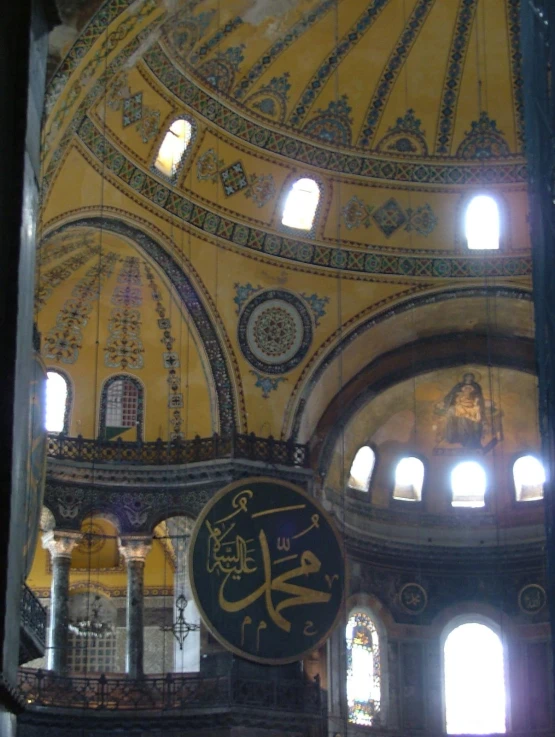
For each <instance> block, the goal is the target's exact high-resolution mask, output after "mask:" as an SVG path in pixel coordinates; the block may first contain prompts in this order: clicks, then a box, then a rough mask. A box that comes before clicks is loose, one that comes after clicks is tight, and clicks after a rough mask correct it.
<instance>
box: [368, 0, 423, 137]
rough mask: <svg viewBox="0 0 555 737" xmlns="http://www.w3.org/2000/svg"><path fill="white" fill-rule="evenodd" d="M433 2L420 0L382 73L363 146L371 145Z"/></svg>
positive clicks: (372, 101)
mask: <svg viewBox="0 0 555 737" xmlns="http://www.w3.org/2000/svg"><path fill="white" fill-rule="evenodd" d="M433 2H434V0H418V2H417V3H416V5H415V6H414V9H413V11H412V13H411V16H410V18H409V20H408V22H407V24H406V26H405V28H404V29H403V32H402V33H401V37H400V38H399V40H398V41H397V43H396V45H395V49H394V50H393V52H392V54H391V56H390V57H389V61H388V63H387V65H386V66H385V68H384V71H383V72H382V75H381V77H380V80H379V82H378V85H377V87H376V90H375V92H374V96H373V98H372V100H371V102H370V105H369V106H368V112H367V113H366V115H365V116H364V117H365V121H366V122H365V125H364V128H363V130H362V132H361V134H360V136H359V144H360V145H361V146H370V145H371V143H372V140H373V138H374V135H375V133H376V130H377V128H378V124H379V122H380V119H381V115H382V112H383V109H384V107H385V103H386V101H387V99H388V97H389V94H390V92H391V89H392V88H393V85H394V83H395V81H396V79H397V77H398V76H399V72H400V71H401V69H402V68H403V64H404V63H405V60H406V58H407V56H408V54H409V52H410V50H411V48H412V46H413V44H414V42H415V41H416V39H417V37H418V34H419V32H420V29H421V28H422V25H423V24H424V21H425V20H426V18H427V17H428V13H429V12H430V9H431V7H432V5H433Z"/></svg>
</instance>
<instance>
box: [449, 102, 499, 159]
mask: <svg viewBox="0 0 555 737" xmlns="http://www.w3.org/2000/svg"><path fill="white" fill-rule="evenodd" d="M509 153H510V152H509V146H508V144H507V141H506V140H505V138H504V137H503V134H502V133H501V131H500V130H498V129H497V123H496V122H495V120H492V119H491V118H490V117H489V115H488V114H487V113H486V112H485V111H482V112H481V113H480V117H479V118H478V120H475V121H473V122H472V123H471V124H470V130H469V131H466V133H465V138H464V140H463V142H462V143H461V145H460V146H459V148H458V150H457V156H458V157H459V158H461V159H500V158H501V157H502V156H508V154H509Z"/></svg>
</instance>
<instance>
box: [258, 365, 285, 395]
mask: <svg viewBox="0 0 555 737" xmlns="http://www.w3.org/2000/svg"><path fill="white" fill-rule="evenodd" d="M250 373H251V374H252V375H253V376H254V378H255V379H256V382H255V384H254V385H255V387H256V388H257V389H261V390H262V398H263V399H268V397H269V396H270V394H271V393H272V392H275V390H276V389H277V388H278V386H279V385H280V384H281V382H282V381H287V379H286V378H285V377H283V376H264V375H263V374H259V373H258V371H253V370H252V369H251V370H250Z"/></svg>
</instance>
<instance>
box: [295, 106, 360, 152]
mask: <svg viewBox="0 0 555 737" xmlns="http://www.w3.org/2000/svg"><path fill="white" fill-rule="evenodd" d="M318 113H319V114H318V115H316V117H314V118H312V120H310V121H309V122H308V123H307V124H306V125H305V127H304V129H303V131H304V133H306V134H307V135H309V136H312V137H313V138H319V139H320V140H321V141H324V143H329V144H335V145H339V146H349V145H350V144H351V134H352V132H351V124H352V122H353V119H352V118H351V117H350V114H351V106H350V105H349V102H348V100H347V95H341V97H340V98H339V100H337V101H336V100H332V101H331V102H330V103H329V105H328V106H327V108H326V109H325V110H319V111H318Z"/></svg>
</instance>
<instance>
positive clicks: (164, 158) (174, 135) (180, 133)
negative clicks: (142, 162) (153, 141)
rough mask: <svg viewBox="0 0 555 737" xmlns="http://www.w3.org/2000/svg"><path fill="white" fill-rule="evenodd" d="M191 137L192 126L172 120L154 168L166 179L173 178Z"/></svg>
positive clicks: (186, 121) (180, 120)
mask: <svg viewBox="0 0 555 737" xmlns="http://www.w3.org/2000/svg"><path fill="white" fill-rule="evenodd" d="M192 135H193V126H192V125H191V123H190V122H189V121H188V120H185V119H184V118H179V119H178V120H174V122H173V123H172V124H171V125H170V129H169V130H168V132H167V133H166V135H165V136H164V140H163V141H162V144H161V146H160V148H159V149H158V156H157V157H156V161H155V162H154V167H155V168H156V169H157V170H158V171H159V172H161V173H162V174H164V175H165V176H166V177H174V176H175V175H176V173H177V170H178V169H179V166H180V164H181V161H182V159H183V154H184V153H185V151H186V150H187V147H188V146H189V144H190V142H191V137H192Z"/></svg>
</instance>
